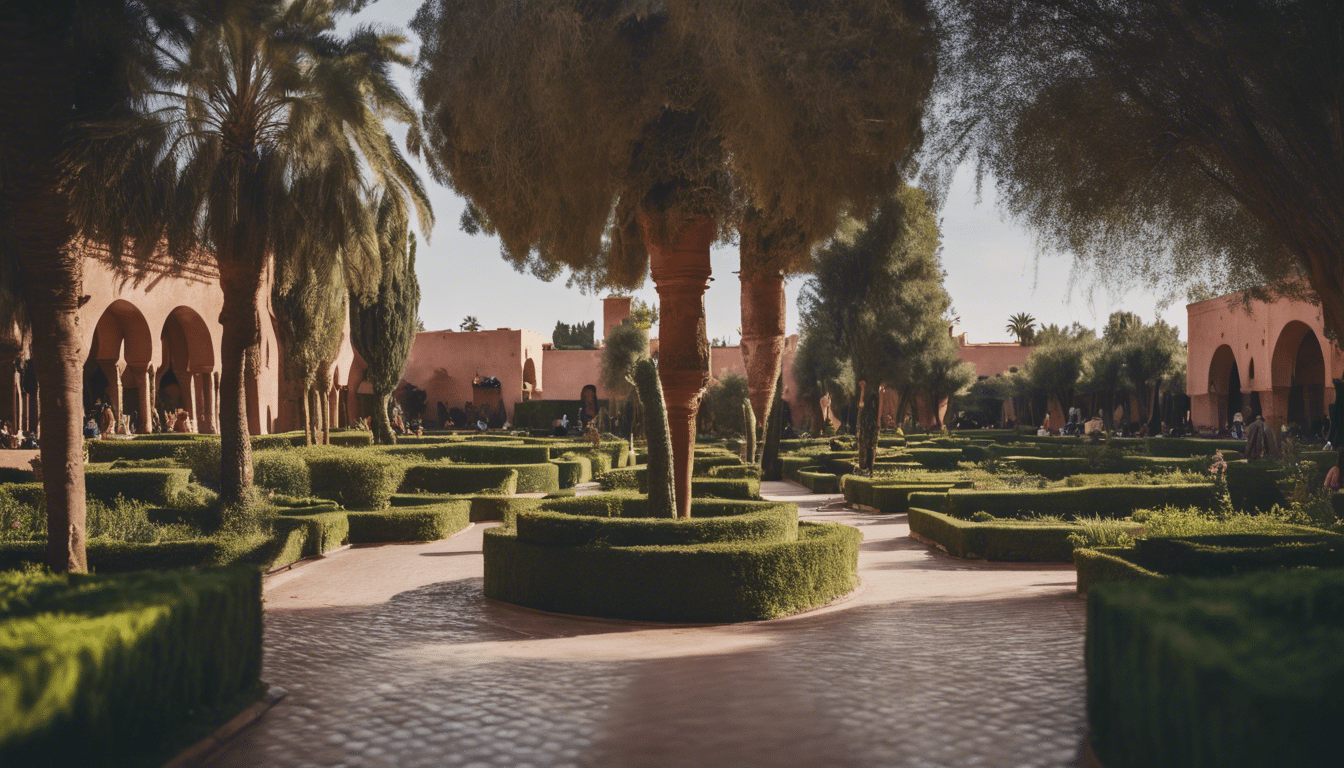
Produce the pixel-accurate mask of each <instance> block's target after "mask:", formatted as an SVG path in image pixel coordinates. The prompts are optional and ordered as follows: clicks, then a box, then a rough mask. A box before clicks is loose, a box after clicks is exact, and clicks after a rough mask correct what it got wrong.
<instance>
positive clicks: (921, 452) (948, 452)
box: [908, 448, 962, 469]
mask: <svg viewBox="0 0 1344 768" xmlns="http://www.w3.org/2000/svg"><path fill="white" fill-rule="evenodd" d="M908 452H909V454H910V456H911V457H912V458H914V460H915V461H918V462H919V463H920V464H922V465H924V466H926V467H928V468H929V469H955V468H956V466H957V463H958V462H960V461H962V455H961V449H960V448H911V449H909V451H908Z"/></svg>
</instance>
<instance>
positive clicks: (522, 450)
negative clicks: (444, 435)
mask: <svg viewBox="0 0 1344 768" xmlns="http://www.w3.org/2000/svg"><path fill="white" fill-rule="evenodd" d="M378 450H379V451H380V452H383V453H388V454H391V455H395V456H399V457H402V458H405V459H407V460H409V461H413V462H420V463H428V462H436V461H443V460H445V459H447V460H448V461H452V462H460V463H463V464H540V463H542V462H546V461H550V460H551V449H550V448H549V447H547V446H545V445H525V444H523V442H522V441H517V442H515V443H505V442H497V441H491V442H484V441H479V440H472V441H465V440H463V441H458V442H451V443H439V444H437V445H407V446H402V445H395V446H390V447H387V448H379V449H378Z"/></svg>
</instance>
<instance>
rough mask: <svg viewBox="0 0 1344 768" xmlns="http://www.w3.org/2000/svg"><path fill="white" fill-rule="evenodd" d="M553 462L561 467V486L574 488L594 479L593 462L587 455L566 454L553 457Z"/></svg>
mask: <svg viewBox="0 0 1344 768" xmlns="http://www.w3.org/2000/svg"><path fill="white" fill-rule="evenodd" d="M551 463H552V464H554V465H555V466H557V467H559V468H560V487H561V488H573V487H574V486H576V485H578V484H580V483H586V482H588V481H589V480H592V479H593V462H592V460H591V459H589V458H588V457H587V456H574V455H566V456H563V457H561V458H558V459H551Z"/></svg>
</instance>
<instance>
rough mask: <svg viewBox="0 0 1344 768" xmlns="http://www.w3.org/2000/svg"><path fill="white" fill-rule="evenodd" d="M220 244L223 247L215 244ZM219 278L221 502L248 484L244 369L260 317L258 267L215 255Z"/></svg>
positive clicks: (236, 497) (235, 499) (238, 496)
mask: <svg viewBox="0 0 1344 768" xmlns="http://www.w3.org/2000/svg"><path fill="white" fill-rule="evenodd" d="M221 250H224V249H221ZM219 273H220V274H219V283H220V287H221V288H222V289H223V293H224V309H223V311H222V312H221V313H220V321H221V323H222V324H223V326H224V331H223V336H222V338H221V341H220V348H221V350H220V351H221V357H222V358H223V359H222V365H221V370H220V377H219V398H220V402H219V421H220V424H219V437H220V455H221V462H222V464H221V467H220V494H219V496H220V501H222V502H223V503H224V504H225V505H226V506H227V505H233V504H240V503H242V502H244V501H245V500H246V499H247V496H248V491H249V489H251V487H252V439H251V435H250V434H249V431H248V424H247V387H246V382H245V378H246V371H247V368H248V365H247V362H248V358H249V357H251V356H254V355H256V354H257V347H258V346H259V345H260V343H261V323H260V322H259V320H258V317H257V310H258V306H259V295H260V292H261V275H260V270H255V271H254V270H252V269H249V268H248V267H247V266H246V265H234V264H229V263H228V262H227V261H225V260H224V259H221V263H220V270H219Z"/></svg>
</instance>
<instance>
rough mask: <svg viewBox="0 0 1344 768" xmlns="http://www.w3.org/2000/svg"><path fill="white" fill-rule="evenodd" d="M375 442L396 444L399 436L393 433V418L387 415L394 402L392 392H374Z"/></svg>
mask: <svg viewBox="0 0 1344 768" xmlns="http://www.w3.org/2000/svg"><path fill="white" fill-rule="evenodd" d="M373 401H374V406H373V424H372V426H373V442H374V443H376V444H378V445H396V442H397V436H396V435H394V434H392V418H391V417H390V416H388V415H387V409H388V406H390V405H391V404H392V393H391V392H374V393H373Z"/></svg>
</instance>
